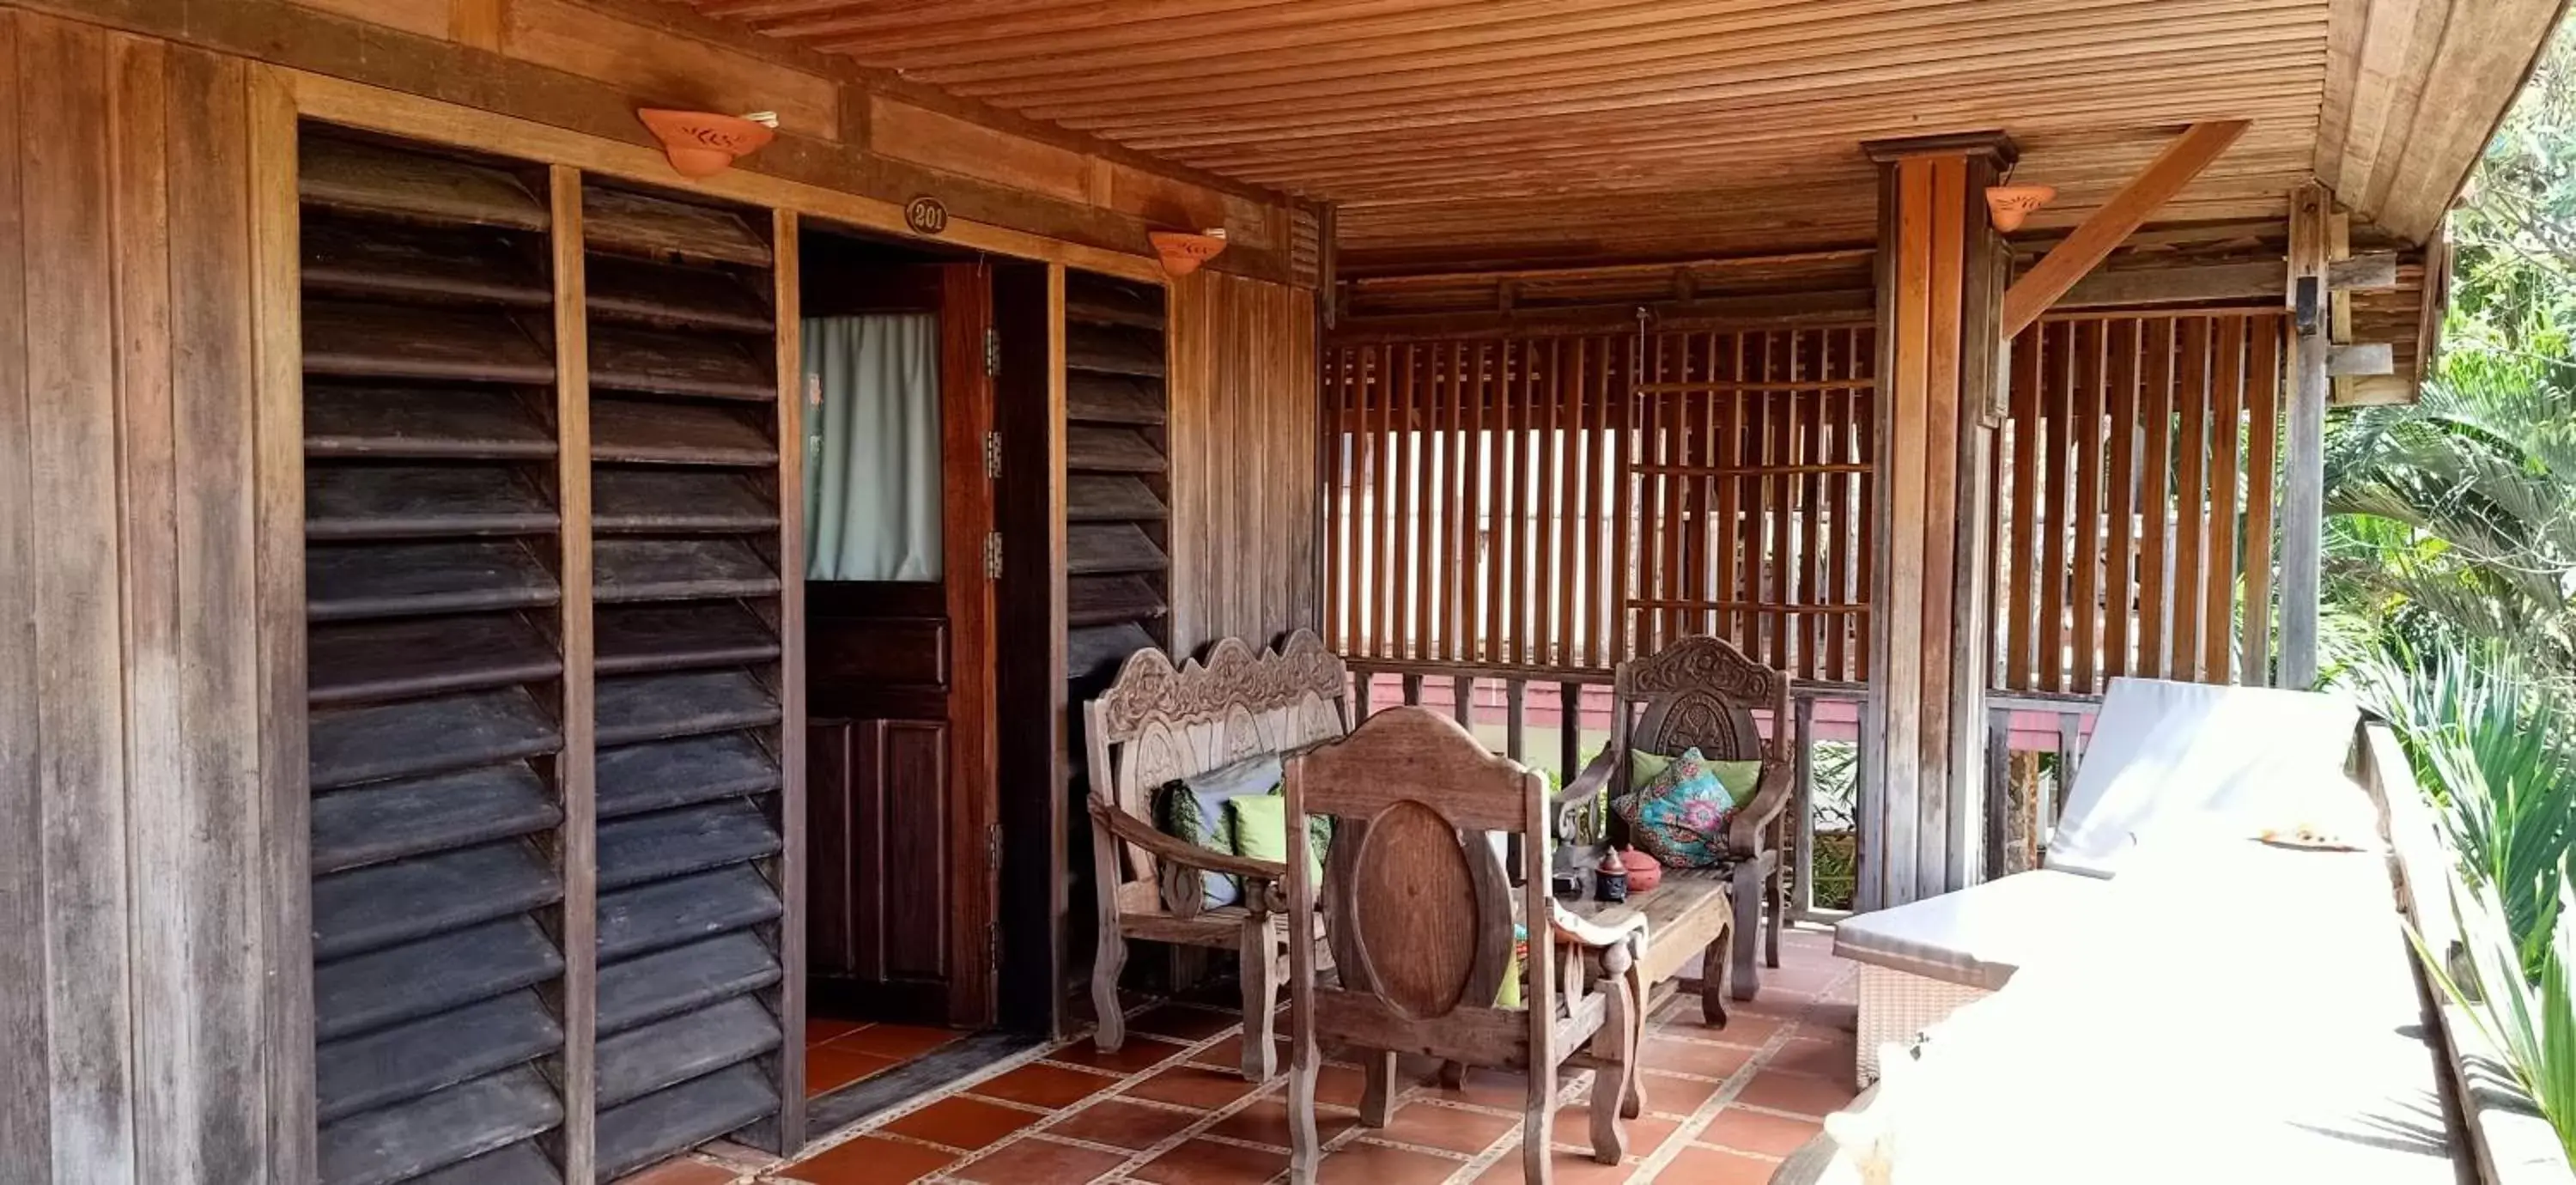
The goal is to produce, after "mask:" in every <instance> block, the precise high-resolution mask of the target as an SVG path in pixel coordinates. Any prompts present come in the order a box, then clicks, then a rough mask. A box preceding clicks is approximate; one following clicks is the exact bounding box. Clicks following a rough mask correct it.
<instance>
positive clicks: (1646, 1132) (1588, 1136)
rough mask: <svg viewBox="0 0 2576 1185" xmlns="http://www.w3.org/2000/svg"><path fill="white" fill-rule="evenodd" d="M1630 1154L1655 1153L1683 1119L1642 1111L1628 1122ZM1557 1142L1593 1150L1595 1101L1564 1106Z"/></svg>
mask: <svg viewBox="0 0 2576 1185" xmlns="http://www.w3.org/2000/svg"><path fill="white" fill-rule="evenodd" d="M1626 1126H1627V1132H1628V1157H1629V1159H1631V1160H1642V1159H1644V1158H1646V1157H1649V1156H1652V1155H1654V1154H1655V1153H1656V1151H1657V1150H1659V1149H1661V1148H1662V1147H1663V1146H1664V1141H1666V1140H1669V1139H1672V1138H1673V1135H1674V1133H1676V1132H1679V1131H1680V1130H1681V1129H1682V1125H1681V1121H1679V1120H1674V1119H1658V1118H1656V1117H1654V1116H1652V1115H1641V1116H1638V1117H1637V1118H1635V1119H1631V1120H1629V1121H1628V1122H1627V1125H1626ZM1556 1146H1557V1147H1559V1148H1571V1149H1574V1150H1576V1151H1581V1152H1589V1151H1591V1150H1592V1104H1590V1103H1588V1102H1586V1103H1578V1104H1575V1105H1573V1106H1570V1107H1560V1108H1558V1109H1557V1112H1556Z"/></svg>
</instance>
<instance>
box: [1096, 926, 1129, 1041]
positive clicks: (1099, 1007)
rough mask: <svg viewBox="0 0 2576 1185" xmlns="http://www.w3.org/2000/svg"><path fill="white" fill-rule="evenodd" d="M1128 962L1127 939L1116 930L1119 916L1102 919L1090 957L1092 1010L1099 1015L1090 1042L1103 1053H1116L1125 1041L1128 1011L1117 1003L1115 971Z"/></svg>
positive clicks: (1116, 977)
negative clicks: (1097, 940)
mask: <svg viewBox="0 0 2576 1185" xmlns="http://www.w3.org/2000/svg"><path fill="white" fill-rule="evenodd" d="M1126 966H1127V939H1126V936H1124V935H1122V934H1120V933H1119V932H1118V919H1117V918H1115V917H1107V918H1102V919H1101V925H1100V949H1099V950H1097V951H1095V952H1093V954H1092V958H1091V1010H1092V1011H1093V1012H1095V1013H1097V1014H1098V1015H1099V1017H1100V1025H1099V1027H1098V1028H1096V1029H1094V1030H1092V1035H1091V1039H1092V1042H1093V1043H1094V1044H1096V1045H1098V1046H1099V1047H1100V1052H1102V1053H1116V1052H1118V1047H1119V1046H1122V1045H1125V1044H1126V1043H1127V1014H1126V1012H1124V1011H1123V1010H1121V1009H1120V1008H1119V1004H1118V973H1119V972H1120V971H1122V970H1124V969H1125V968H1126Z"/></svg>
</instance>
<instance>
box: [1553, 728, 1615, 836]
mask: <svg viewBox="0 0 2576 1185" xmlns="http://www.w3.org/2000/svg"><path fill="white" fill-rule="evenodd" d="M1618 771H1619V755H1618V754H1617V753H1616V752H1613V751H1612V750H1609V749H1603V750H1602V751H1600V752H1599V753H1596V754H1594V755H1593V757H1592V762H1591V764H1589V765H1586V766H1584V767H1583V772H1582V773H1580V774H1576V775H1575V777H1574V780H1573V781H1572V782H1569V783H1567V784H1566V785H1565V787H1564V788H1563V789H1560V790H1558V791H1557V792H1556V793H1554V794H1552V795H1549V796H1548V800H1547V817H1548V823H1549V825H1550V826H1552V827H1554V828H1556V831H1557V834H1555V835H1554V836H1551V837H1550V838H1551V839H1557V840H1571V839H1572V838H1573V837H1574V832H1575V827H1574V822H1575V817H1576V816H1577V815H1578V814H1579V813H1580V812H1583V811H1588V810H1590V809H1592V804H1593V802H1594V800H1596V799H1598V798H1599V797H1600V795H1601V789H1602V787H1604V786H1607V785H1609V784H1610V779H1611V777H1612V775H1614V774H1616V773H1618ZM1604 827H1605V829H1606V827H1607V824H1606V822H1605V823H1604ZM1599 838H1600V836H1598V835H1595V836H1594V839H1596V840H1597V839H1599Z"/></svg>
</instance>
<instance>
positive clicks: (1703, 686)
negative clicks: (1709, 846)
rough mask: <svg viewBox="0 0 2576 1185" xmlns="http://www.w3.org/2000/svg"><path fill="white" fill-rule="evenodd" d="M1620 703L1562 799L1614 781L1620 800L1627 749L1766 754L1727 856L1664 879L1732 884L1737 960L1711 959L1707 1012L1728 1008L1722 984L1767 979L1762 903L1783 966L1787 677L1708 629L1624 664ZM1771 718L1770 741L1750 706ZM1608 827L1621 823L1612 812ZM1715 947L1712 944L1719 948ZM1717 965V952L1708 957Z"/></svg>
mask: <svg viewBox="0 0 2576 1185" xmlns="http://www.w3.org/2000/svg"><path fill="white" fill-rule="evenodd" d="M1616 682H1617V688H1616V693H1615V699H1614V700H1613V712H1612V724H1611V729H1610V747H1609V748H1607V749H1604V750H1602V751H1601V755H1600V756H1598V757H1595V758H1593V759H1592V764H1590V765H1588V766H1586V767H1584V770H1583V773H1582V775H1581V776H1579V777H1577V778H1576V779H1575V780H1574V784H1573V785H1571V786H1568V787H1566V790H1565V796H1564V801H1565V803H1567V804H1568V805H1569V806H1570V807H1574V808H1576V809H1580V808H1581V807H1582V806H1583V804H1586V803H1589V802H1591V801H1593V800H1594V798H1595V797H1596V796H1597V795H1598V794H1599V792H1600V791H1601V790H1602V789H1603V788H1605V787H1607V788H1608V789H1609V791H1610V795H1611V797H1613V798H1616V797H1618V796H1619V795H1621V794H1625V793H1627V790H1628V753H1629V751H1630V750H1632V749H1633V750H1638V751H1642V752H1646V753H1655V754H1660V755H1663V756H1666V757H1672V756H1679V755H1680V754H1681V752H1682V751H1683V750H1685V749H1698V750H1699V751H1700V756H1702V757H1705V758H1707V759H1709V760H1711V761H1760V762H1762V779H1761V782H1760V783H1759V784H1758V785H1757V786H1756V787H1755V788H1754V793H1753V797H1752V799H1751V800H1750V801H1749V802H1746V803H1744V804H1742V805H1741V806H1739V807H1738V808H1737V810H1736V812H1735V818H1734V819H1733V821H1731V822H1730V823H1729V824H1728V825H1727V834H1726V841H1727V843H1726V846H1727V854H1728V859H1727V863H1726V864H1725V865H1724V866H1722V867H1718V868H1710V869H1678V868H1677V869H1672V870H1669V871H1667V872H1666V873H1665V874H1664V876H1665V878H1666V879H1667V880H1674V879H1693V878H1702V877H1713V878H1720V879H1723V880H1725V881H1726V882H1727V891H1728V892H1729V893H1730V894H1731V895H1732V896H1733V898H1734V901H1733V905H1734V908H1735V941H1734V942H1733V943H1731V944H1730V945H1731V947H1732V950H1733V960H1734V966H1733V967H1732V968H1731V969H1730V968H1724V967H1720V966H1710V967H1708V968H1707V969H1706V970H1705V971H1704V972H1703V973H1702V979H1701V986H1702V990H1703V992H1704V993H1706V996H1707V1000H1706V1005H1707V1011H1708V1013H1709V1019H1710V1020H1711V1022H1713V1023H1718V1022H1719V1018H1720V1017H1721V1016H1722V1015H1723V1012H1722V1005H1720V1004H1719V1003H1718V1002H1717V999H1716V997H1717V994H1718V993H1717V986H1718V985H1720V984H1725V983H1728V982H1730V981H1731V983H1732V988H1731V990H1732V991H1733V993H1734V996H1735V998H1736V999H1738V1000H1750V999H1752V998H1753V993H1754V992H1755V991H1756V990H1757V989H1758V988H1759V987H1760V986H1761V985H1760V983H1759V981H1758V979H1757V972H1756V971H1755V970H1754V949H1753V937H1754V932H1755V931H1756V929H1758V928H1759V925H1760V922H1761V920H1762V906H1763V902H1764V901H1765V900H1766V899H1768V901H1769V902H1770V906H1771V910H1770V913H1771V927H1770V929H1769V930H1767V931H1764V932H1763V934H1762V939H1763V941H1762V952H1763V958H1762V961H1763V962H1764V963H1766V964H1768V965H1770V966H1773V967H1777V966H1779V965H1780V925H1781V918H1782V914H1783V912H1784V909H1783V907H1784V906H1785V905H1786V904H1787V901H1786V899H1785V898H1784V897H1783V895H1782V892H1781V888H1782V885H1781V880H1780V848H1781V843H1780V838H1781V837H1780V832H1781V829H1782V825H1783V822H1784V820H1783V815H1784V813H1785V811H1786V809H1787V807H1788V805H1789V799H1790V797H1791V793H1792V788H1793V784H1794V782H1795V780H1796V771H1795V769H1794V768H1793V766H1792V761H1791V756H1792V755H1791V753H1790V743H1791V738H1790V735H1789V676H1787V675H1785V674H1783V673H1781V672H1779V671H1775V670H1772V669H1771V668H1769V667H1766V666H1763V665H1762V664H1760V663H1758V662H1755V661H1753V660H1752V659H1750V658H1747V657H1745V655H1744V652H1743V651H1741V650H1737V649H1736V648H1735V647H1734V646H1732V645H1730V644H1728V643H1727V642H1725V641H1723V640H1721V639H1718V638H1712V637H1707V636H1704V635H1701V636H1693V637H1688V638H1683V639H1681V640H1680V641H1678V642H1675V643H1673V644H1672V645H1670V646H1667V647H1665V648H1664V649H1663V650H1662V651H1661V652H1659V653H1656V654H1653V655H1650V656H1648V657H1645V658H1640V659H1635V660H1633V661H1629V662H1623V663H1620V664H1619V672H1618V676H1617V680H1616ZM1756 708H1760V709H1764V710H1766V711H1768V712H1769V713H1770V715H1771V734H1772V735H1771V737H1770V739H1768V740H1765V739H1764V738H1763V736H1762V733H1761V731H1760V730H1759V729H1757V728H1756V727H1755V726H1754V723H1753V710H1754V709H1756ZM1611 822H1612V826H1611V828H1610V833H1611V834H1612V835H1613V837H1614V838H1617V837H1619V833H1620V831H1621V830H1622V828H1621V827H1620V826H1619V825H1618V824H1617V822H1616V820H1615V818H1614V819H1613V820H1611ZM1717 950H1718V948H1715V947H1712V948H1711V949H1710V954H1711V955H1715V954H1716V953H1717ZM1711 962H1712V963H1715V962H1716V960H1715V959H1711Z"/></svg>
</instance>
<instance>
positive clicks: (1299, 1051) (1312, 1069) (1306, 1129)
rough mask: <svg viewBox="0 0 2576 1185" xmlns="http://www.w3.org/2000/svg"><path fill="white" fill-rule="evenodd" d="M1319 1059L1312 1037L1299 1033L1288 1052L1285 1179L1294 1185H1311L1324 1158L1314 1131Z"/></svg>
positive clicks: (1321, 1145)
mask: <svg viewBox="0 0 2576 1185" xmlns="http://www.w3.org/2000/svg"><path fill="white" fill-rule="evenodd" d="M1319 1060H1321V1059H1320V1058H1319V1057H1318V1056H1317V1055H1316V1051H1315V1045H1314V1040H1313V1038H1312V1036H1311V1035H1307V1034H1303V1033H1301V1034H1300V1035H1299V1036H1298V1039H1297V1044H1296V1047H1295V1048H1294V1049H1292V1050H1291V1051H1290V1052H1289V1055H1288V1179H1289V1180H1290V1181H1293V1182H1295V1185H1315V1169H1316V1167H1317V1166H1318V1165H1319V1164H1321V1163H1322V1161H1323V1159H1324V1140H1323V1137H1322V1136H1321V1135H1319V1134H1317V1132H1316V1130H1315V1077H1316V1073H1317V1070H1316V1063H1317V1062H1318V1061H1319Z"/></svg>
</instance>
